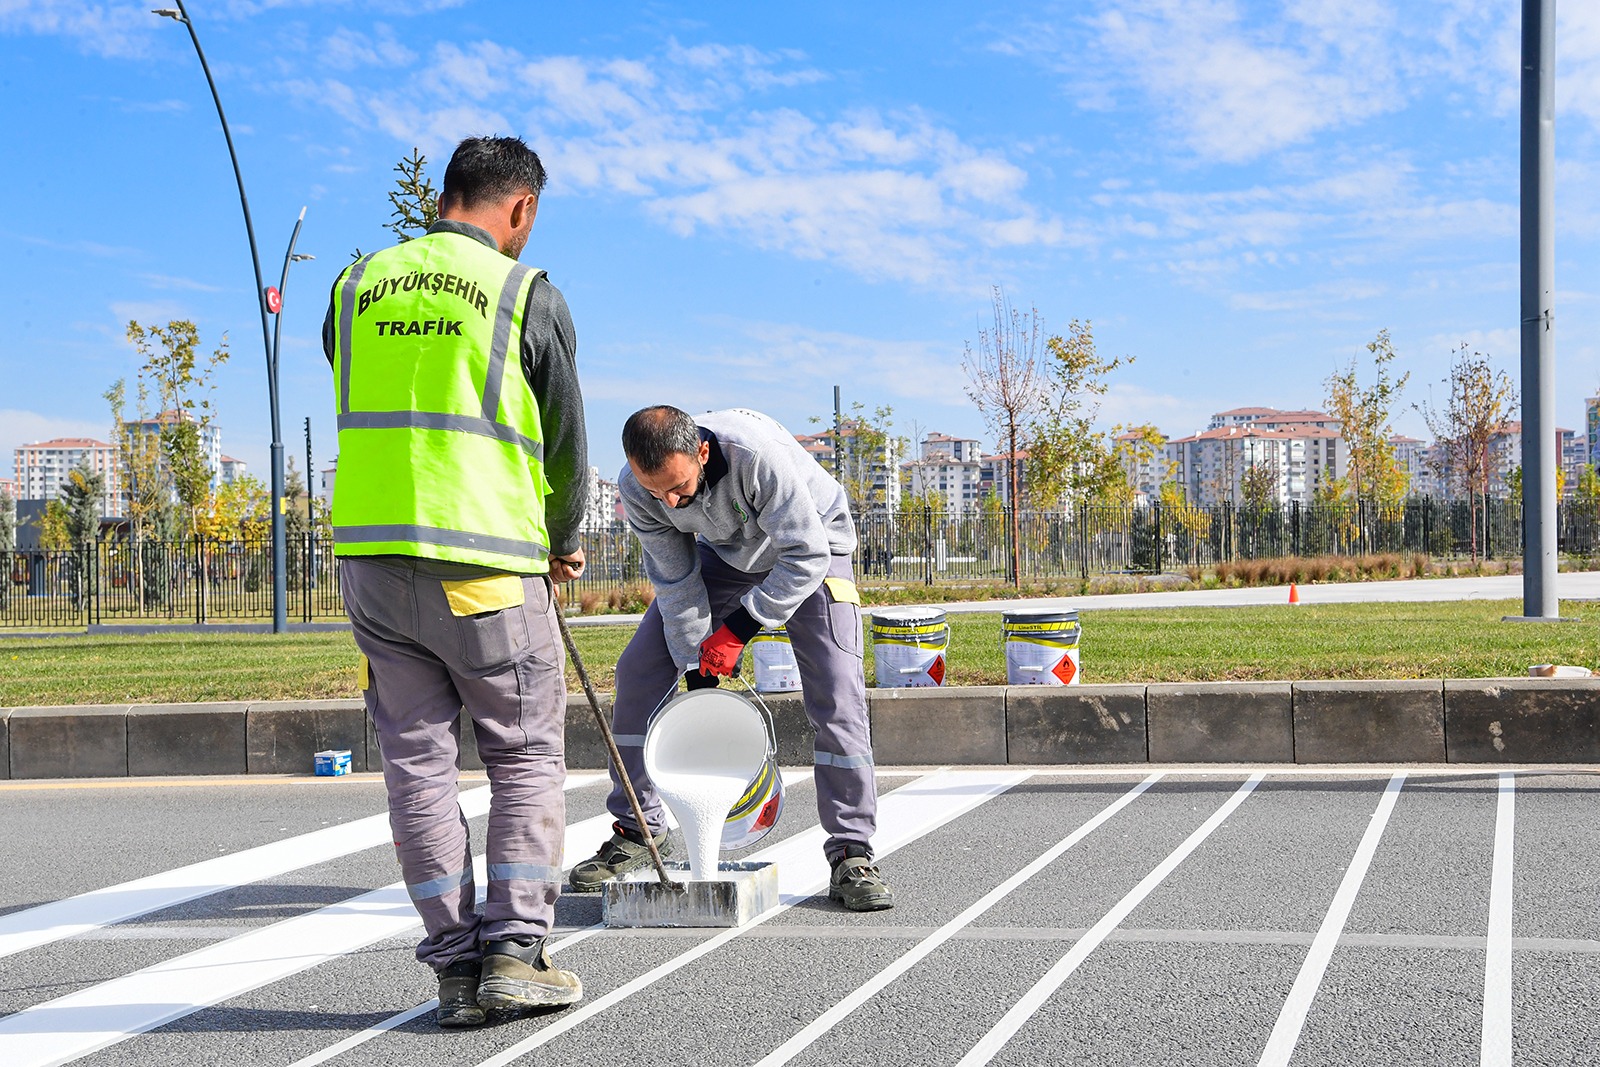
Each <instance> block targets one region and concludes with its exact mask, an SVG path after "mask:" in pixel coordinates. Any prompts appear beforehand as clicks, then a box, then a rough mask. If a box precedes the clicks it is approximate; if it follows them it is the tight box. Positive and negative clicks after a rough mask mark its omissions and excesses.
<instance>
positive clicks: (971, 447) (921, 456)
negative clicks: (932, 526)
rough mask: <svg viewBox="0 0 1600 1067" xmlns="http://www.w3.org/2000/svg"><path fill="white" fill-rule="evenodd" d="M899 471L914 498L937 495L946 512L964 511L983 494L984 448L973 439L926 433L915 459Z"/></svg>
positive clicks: (907, 462)
mask: <svg viewBox="0 0 1600 1067" xmlns="http://www.w3.org/2000/svg"><path fill="white" fill-rule="evenodd" d="M900 472H901V478H902V481H903V484H904V485H905V486H906V488H907V491H908V492H910V493H911V494H912V495H913V496H916V497H919V498H925V497H928V496H937V497H939V498H941V499H942V500H943V501H944V508H945V510H946V511H966V510H968V509H970V508H974V507H977V505H978V501H979V499H980V498H981V497H982V495H983V448H982V445H981V443H980V442H979V441H978V440H977V439H976V438H972V437H952V436H950V435H949V434H940V433H935V434H929V435H928V436H926V437H924V438H923V439H922V442H921V446H920V449H919V453H918V456H917V458H916V459H912V460H907V461H906V462H904V463H902V464H900Z"/></svg>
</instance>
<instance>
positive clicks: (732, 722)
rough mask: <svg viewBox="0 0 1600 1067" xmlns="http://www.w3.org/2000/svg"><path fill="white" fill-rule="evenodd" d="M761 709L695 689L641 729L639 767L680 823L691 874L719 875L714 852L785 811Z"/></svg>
mask: <svg viewBox="0 0 1600 1067" xmlns="http://www.w3.org/2000/svg"><path fill="white" fill-rule="evenodd" d="M764 710H765V709H762V708H758V707H757V706H756V705H755V704H753V703H751V702H750V701H749V700H747V699H745V698H744V697H743V696H741V695H740V694H738V693H734V692H730V691H728V690H723V689H697V690H694V691H692V692H688V693H682V694H679V695H678V696H676V697H674V698H673V699H672V700H670V701H668V702H667V703H666V704H665V705H664V706H663V707H662V708H661V709H660V710H659V711H657V712H656V713H655V715H654V716H653V717H652V718H651V720H650V726H649V728H648V730H647V731H646V732H645V739H644V766H645V771H646V773H648V774H649V775H650V780H651V781H652V782H654V783H655V787H656V791H657V792H659V793H660V794H661V799H662V800H663V801H664V802H665V803H666V805H667V807H668V808H670V809H671V810H672V814H673V815H674V816H676V817H677V820H678V825H679V826H680V827H682V828H683V836H684V840H685V842H686V843H687V844H688V847H689V877H690V878H692V879H694V880H696V881H704V880H706V879H710V878H715V877H717V853H718V851H719V850H721V849H730V848H743V847H744V846H746V845H750V844H753V843H755V842H756V841H759V840H760V839H761V838H762V837H764V836H765V835H766V834H767V832H768V831H770V830H771V829H772V827H773V825H774V824H776V823H777V821H778V816H779V814H781V813H782V811H783V778H782V776H781V775H780V774H779V773H778V760H777V744H776V740H775V738H774V736H773V733H772V730H771V717H770V716H769V715H765V714H763V711H764Z"/></svg>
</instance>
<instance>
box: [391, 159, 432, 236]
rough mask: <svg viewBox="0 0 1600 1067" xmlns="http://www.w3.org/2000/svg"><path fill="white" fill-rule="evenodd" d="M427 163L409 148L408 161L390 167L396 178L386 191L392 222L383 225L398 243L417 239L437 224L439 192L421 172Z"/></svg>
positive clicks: (403, 160) (426, 160) (404, 160)
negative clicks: (392, 167) (387, 191)
mask: <svg viewBox="0 0 1600 1067" xmlns="http://www.w3.org/2000/svg"><path fill="white" fill-rule="evenodd" d="M427 164H428V157H426V156H424V155H423V154H422V151H421V150H420V149H417V148H413V149H412V150H411V155H410V157H409V158H406V159H402V160H401V161H400V162H398V163H396V164H395V165H394V169H395V171H396V172H397V173H398V174H399V175H400V177H398V178H396V179H395V180H394V184H395V188H393V189H391V190H389V204H390V205H391V206H392V207H393V208H394V210H393V211H391V212H390V215H391V216H392V218H393V221H391V222H387V223H385V224H384V226H385V227H386V228H387V229H389V230H392V231H394V235H395V236H396V237H398V238H400V240H401V241H402V242H405V241H409V240H411V239H412V238H413V237H421V236H422V235H423V234H425V233H427V232H428V227H429V226H432V225H433V224H434V223H436V222H438V221H439V192H438V190H437V189H435V188H434V187H433V182H432V181H430V180H429V178H428V176H427V174H426V173H425V171H424V168H425V167H426V166H427Z"/></svg>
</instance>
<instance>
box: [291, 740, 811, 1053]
mask: <svg viewBox="0 0 1600 1067" xmlns="http://www.w3.org/2000/svg"><path fill="white" fill-rule="evenodd" d="M779 773H780V774H781V775H782V777H783V785H784V788H786V789H788V788H792V787H793V786H794V785H795V783H796V782H799V781H802V780H804V779H808V778H810V777H811V772H810V771H800V770H787V771H780V772H779ZM667 821H668V822H669V823H673V824H674V825H676V823H675V821H674V820H673V818H672V813H671V812H670V811H669V812H668V813H667ZM568 862H569V863H576V862H579V861H578V859H577V857H576V856H569V857H568ZM605 928H606V927H605V924H604V923H596V924H595V925H593V926H588V927H585V928H584V929H582V930H579V931H577V932H575V933H573V934H572V935H571V936H570V937H564V938H562V939H561V940H559V941H555V942H552V943H551V944H550V954H551V955H552V956H553V955H555V954H556V953H557V952H560V951H561V950H562V949H564V948H569V947H571V946H573V945H576V944H578V943H579V942H580V941H586V940H588V939H589V938H591V937H593V936H594V935H595V934H597V933H599V932H600V931H602V930H604V929H605ZM438 1006H439V1000H438V998H437V997H435V998H434V999H432V1000H429V1001H426V1002H425V1003H422V1004H418V1005H417V1006H416V1007H414V1008H407V1009H406V1010H405V1011H402V1012H400V1013H399V1014H397V1015H391V1016H389V1018H387V1019H384V1020H383V1021H382V1022H379V1023H374V1024H373V1025H372V1026H369V1027H367V1028H366V1029H365V1030H359V1031H357V1032H356V1033H353V1034H351V1035H350V1036H349V1037H346V1038H344V1039H343V1040H341V1041H337V1042H335V1043H334V1044H332V1045H329V1046H328V1047H327V1048H325V1049H322V1050H321V1051H319V1052H314V1053H312V1054H311V1055H309V1056H306V1057H304V1058H303V1059H298V1060H295V1061H294V1062H293V1063H292V1064H290V1065H289V1067H316V1065H317V1064H319V1063H327V1062H328V1061H329V1060H331V1059H333V1058H334V1057H335V1056H337V1055H339V1054H340V1053H343V1052H348V1051H350V1050H351V1049H353V1048H355V1047H356V1046H358V1045H364V1044H366V1043H367V1042H368V1041H371V1040H372V1039H373V1038H375V1037H377V1036H378V1035H380V1034H385V1033H388V1032H389V1031H390V1030H393V1029H394V1028H395V1027H397V1026H403V1025H404V1024H406V1023H408V1022H410V1021H411V1020H412V1019H415V1018H417V1017H418V1016H421V1015H426V1014H427V1013H428V1012H430V1011H432V1010H433V1009H434V1008H436V1007H438Z"/></svg>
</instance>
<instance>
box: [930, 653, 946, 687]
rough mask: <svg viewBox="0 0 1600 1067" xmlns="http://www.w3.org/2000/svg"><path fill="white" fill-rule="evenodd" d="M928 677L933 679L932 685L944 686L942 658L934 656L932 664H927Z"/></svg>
mask: <svg viewBox="0 0 1600 1067" xmlns="http://www.w3.org/2000/svg"><path fill="white" fill-rule="evenodd" d="M928 677H929V678H932V679H933V684H934V685H943V684H944V657H943V656H935V657H933V662H932V663H930V664H928Z"/></svg>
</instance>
